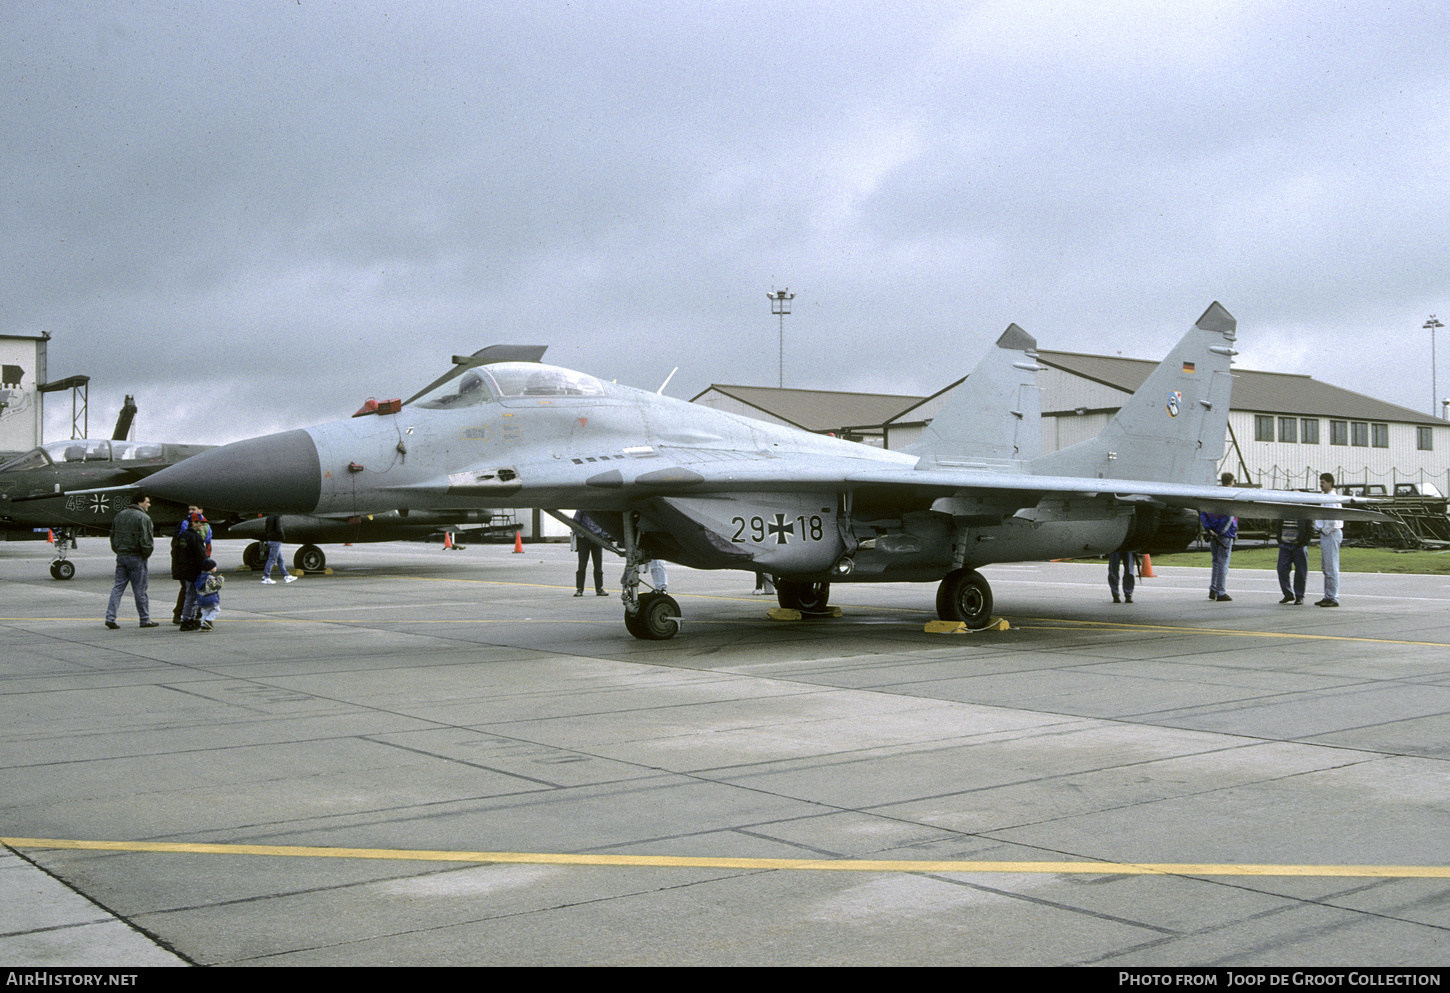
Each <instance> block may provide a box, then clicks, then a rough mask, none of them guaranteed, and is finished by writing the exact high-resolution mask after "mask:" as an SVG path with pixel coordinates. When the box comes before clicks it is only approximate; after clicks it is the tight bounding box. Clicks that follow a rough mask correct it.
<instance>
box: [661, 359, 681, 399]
mask: <svg viewBox="0 0 1450 993" xmlns="http://www.w3.org/2000/svg"><path fill="white" fill-rule="evenodd" d="M679 371H680V367H679V366H675V367H674V368H673V369H671V370H670V374H669V375H668V376H666V377H665V381H664V382H663V383H660V388H659V389H657V390H655V393H656V394H657V395H658V394H662V393H664V391H665V387H666V386H669V385H670V380H672V379H674V378H675V373H677V372H679Z"/></svg>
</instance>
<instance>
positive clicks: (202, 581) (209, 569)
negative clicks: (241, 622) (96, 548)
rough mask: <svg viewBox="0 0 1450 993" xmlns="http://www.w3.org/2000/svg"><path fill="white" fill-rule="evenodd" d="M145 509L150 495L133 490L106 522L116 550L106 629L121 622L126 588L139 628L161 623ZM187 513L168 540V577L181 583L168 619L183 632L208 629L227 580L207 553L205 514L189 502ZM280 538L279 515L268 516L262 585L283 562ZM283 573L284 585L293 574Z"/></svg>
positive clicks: (208, 538) (208, 533)
mask: <svg viewBox="0 0 1450 993" xmlns="http://www.w3.org/2000/svg"><path fill="white" fill-rule="evenodd" d="M150 509H151V498H150V497H148V496H147V495H146V494H145V493H137V494H136V495H135V496H134V497H132V498H131V505H130V506H129V507H127V508H126V509H125V510H123V511H121V512H120V513H119V514H117V515H116V519H115V520H114V521H113V522H112V523H111V551H113V552H115V553H116V580H115V582H114V583H113V584H112V586H111V597H110V600H109V601H107V603H106V627H108V628H110V629H111V630H115V629H116V628H119V627H120V626H121V625H120V624H118V623H117V622H116V614H117V613H118V612H119V611H120V609H121V599H122V597H123V596H124V595H125V592H126V588H127V587H128V586H129V587H130V589H131V594H132V596H133V597H134V598H135V600H136V614H137V616H138V617H139V618H140V622H141V627H143V628H154V627H160V626H161V625H160V623H159V622H157V621H153V620H152V619H151V598H150V592H149V586H150V573H149V562H150V559H151V554H152V552H153V551H154V550H155V547H156V538H155V530H154V527H153V525H152V522H151V516H150V514H148V513H147V511H149V510H150ZM186 511H187V512H186V519H185V520H183V521H182V522H181V526H180V527H179V528H178V529H177V531H176V534H175V535H174V536H173V537H172V539H171V578H172V579H174V580H176V581H177V582H178V583H179V584H180V588H179V589H178V590H177V593H176V606H175V607H174V608H173V610H172V613H171V623H172V624H175V625H177V626H178V627H180V628H181V630H183V631H202V632H206V631H211V630H213V628H214V626H215V621H216V619H217V616H218V615H219V614H220V613H221V589H222V584H223V583H224V582H225V581H226V579H225V577H224V576H222V575H221V573H219V572H218V571H217V563H216V560H215V559H213V558H212V557H211V538H212V531H211V525H210V524H209V523H208V522H207V519H206V515H205V514H204V513H203V512H202V509H201V508H200V507H198V506H196V505H194V504H193V505H192V506H189V507H187V508H186ZM284 537H285V536H284V535H283V532H282V522H281V518H280V517H278V516H277V515H275V514H273V515H272V516H271V517H269V518H267V522H266V526H265V534H264V538H265V540H266V541H267V550H268V551H267V565H266V567H265V570H264V571H263V575H262V582H264V583H274V584H275V583H276V580H274V579H273V578H272V568H273V566H274V565H278V564H280V563H281V561H282V542H283V540H284ZM282 577H283V579H284V580H285V581H286V582H289V583H290V582H292V581H293V580H294V579H296V578H297V577H296V576H293V575H290V574H289V573H288V572H287V568H286V566H283V567H282Z"/></svg>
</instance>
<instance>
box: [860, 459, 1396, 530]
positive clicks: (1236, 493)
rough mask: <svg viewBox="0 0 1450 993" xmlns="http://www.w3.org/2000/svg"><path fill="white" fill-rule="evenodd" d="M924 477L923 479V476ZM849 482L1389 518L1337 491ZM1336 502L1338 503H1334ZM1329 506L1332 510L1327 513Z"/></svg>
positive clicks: (915, 479)
mask: <svg viewBox="0 0 1450 993" xmlns="http://www.w3.org/2000/svg"><path fill="white" fill-rule="evenodd" d="M923 477H926V478H923ZM846 482H847V483H848V484H855V485H861V484H872V483H874V484H877V485H882V484H885V485H913V486H916V487H921V486H923V485H926V486H930V487H940V488H942V489H944V490H945V489H951V490H953V491H955V492H956V493H957V494H958V495H967V494H971V493H972V492H974V491H978V492H990V493H1001V492H1004V491H1005V492H1021V493H1030V494H1036V495H1038V497H1039V498H1041V497H1044V496H1049V495H1064V496H1084V497H1097V496H1108V497H1112V498H1113V499H1116V500H1119V501H1122V502H1124V503H1157V504H1161V505H1163V506H1167V507H1181V508H1183V509H1185V510H1196V511H1204V512H1208V513H1214V514H1233V515H1235V516H1239V517H1258V518H1264V519H1266V520H1294V519H1297V518H1302V517H1313V516H1314V515H1315V514H1316V513H1317V514H1318V515H1319V516H1321V517H1326V518H1327V517H1333V518H1335V519H1337V520H1343V521H1387V520H1389V518H1388V517H1387V516H1386V515H1384V514H1382V513H1380V512H1378V511H1375V510H1369V509H1356V506H1358V507H1367V505H1368V504H1369V503H1371V502H1373V501H1358V500H1350V499H1347V498H1345V497H1343V496H1341V495H1339V494H1337V493H1301V492H1298V491H1294V490H1262V489H1249V488H1244V487H1226V486H1194V485H1191V484H1185V483H1164V482H1157V481H1154V480H1145V479H1110V478H1093V479H1089V478H1084V477H1074V476H1037V475H1032V474H1030V473H1022V474H1019V473H970V474H969V473H955V472H942V471H925V472H907V473H902V472H895V471H891V472H881V471H875V472H865V473H855V474H853V475H851V476H850V477H848V478H847V480H846ZM1336 504H1338V505H1339V506H1334V505H1336ZM1331 508H1332V513H1331V512H1330V510H1331Z"/></svg>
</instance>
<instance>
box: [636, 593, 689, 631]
mask: <svg viewBox="0 0 1450 993" xmlns="http://www.w3.org/2000/svg"><path fill="white" fill-rule="evenodd" d="M679 616H680V605H679V604H678V603H676V602H675V598H674V597H672V596H670V595H669V594H668V593H645V594H644V595H642V596H641V597H640V598H639V610H638V612H636V613H634V614H630V613H628V612H627V611H626V612H625V615H624V626H625V628H626V629H628V631H629V633H630V634H632V635H634V636H635V637H636V638H639V639H640V640H642V641H668V640H669V639H670V638H673V637H674V636H675V635H676V634H678V633H679V631H680V626H679V625H678V624H677V623H675V621H674V620H673V618H676V617H679Z"/></svg>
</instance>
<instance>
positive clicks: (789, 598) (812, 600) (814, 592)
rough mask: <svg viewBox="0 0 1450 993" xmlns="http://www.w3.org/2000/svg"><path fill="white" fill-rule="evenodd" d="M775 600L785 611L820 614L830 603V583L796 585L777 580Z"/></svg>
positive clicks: (789, 581) (785, 580)
mask: <svg viewBox="0 0 1450 993" xmlns="http://www.w3.org/2000/svg"><path fill="white" fill-rule="evenodd" d="M775 598H776V600H778V601H779V602H780V605H781V606H782V607H784V608H786V609H787V610H799V611H800V612H801V613H802V614H822V613H825V612H826V607H827V605H828V604H829V603H830V601H831V584H830V583H797V582H793V581H791V580H789V579H780V578H777V579H776V581H775Z"/></svg>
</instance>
